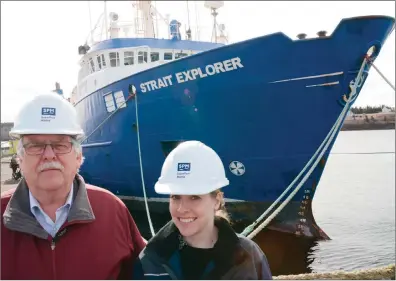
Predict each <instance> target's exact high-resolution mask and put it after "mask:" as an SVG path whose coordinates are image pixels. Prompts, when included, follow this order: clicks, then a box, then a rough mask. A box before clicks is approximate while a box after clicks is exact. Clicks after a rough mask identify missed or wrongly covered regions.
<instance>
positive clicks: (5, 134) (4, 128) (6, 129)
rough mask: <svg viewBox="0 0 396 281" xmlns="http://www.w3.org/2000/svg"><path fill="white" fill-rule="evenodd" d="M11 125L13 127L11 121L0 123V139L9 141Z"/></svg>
mask: <svg viewBox="0 0 396 281" xmlns="http://www.w3.org/2000/svg"><path fill="white" fill-rule="evenodd" d="M12 127H14V123H13V122H5V123H1V141H9V140H10V139H11V138H10V136H9V133H10V131H11V129H12Z"/></svg>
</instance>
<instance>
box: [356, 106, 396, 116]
mask: <svg viewBox="0 0 396 281" xmlns="http://www.w3.org/2000/svg"><path fill="white" fill-rule="evenodd" d="M384 106H385V105H379V106H370V105H367V106H366V107H361V106H359V107H356V106H355V107H352V108H351V112H352V113H353V114H373V113H379V112H382V108H383V107H384ZM388 107H389V106H388ZM389 108H390V109H391V111H392V112H395V108H394V107H389Z"/></svg>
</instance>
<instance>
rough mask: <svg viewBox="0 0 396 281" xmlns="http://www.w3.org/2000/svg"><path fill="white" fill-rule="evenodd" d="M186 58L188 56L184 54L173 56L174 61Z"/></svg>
mask: <svg viewBox="0 0 396 281" xmlns="http://www.w3.org/2000/svg"><path fill="white" fill-rule="evenodd" d="M187 56H188V54H186V53H176V54H175V59H176V60H177V59H180V58H184V57H187Z"/></svg>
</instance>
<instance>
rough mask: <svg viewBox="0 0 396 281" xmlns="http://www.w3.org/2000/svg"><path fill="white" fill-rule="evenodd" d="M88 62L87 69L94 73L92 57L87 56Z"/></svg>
mask: <svg viewBox="0 0 396 281" xmlns="http://www.w3.org/2000/svg"><path fill="white" fill-rule="evenodd" d="M89 64H90V66H91V67H90V68H89V70H90V71H91V73H94V72H95V63H94V61H93V60H92V58H89Z"/></svg>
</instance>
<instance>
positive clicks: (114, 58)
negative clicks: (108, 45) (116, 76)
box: [109, 52, 120, 67]
mask: <svg viewBox="0 0 396 281" xmlns="http://www.w3.org/2000/svg"><path fill="white" fill-rule="evenodd" d="M109 55H110V66H111V67H116V66H120V56H119V54H118V53H117V52H113V53H110V54H109Z"/></svg>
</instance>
